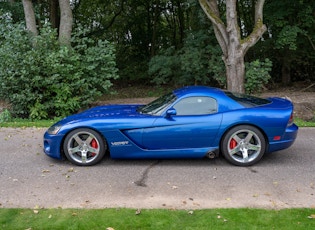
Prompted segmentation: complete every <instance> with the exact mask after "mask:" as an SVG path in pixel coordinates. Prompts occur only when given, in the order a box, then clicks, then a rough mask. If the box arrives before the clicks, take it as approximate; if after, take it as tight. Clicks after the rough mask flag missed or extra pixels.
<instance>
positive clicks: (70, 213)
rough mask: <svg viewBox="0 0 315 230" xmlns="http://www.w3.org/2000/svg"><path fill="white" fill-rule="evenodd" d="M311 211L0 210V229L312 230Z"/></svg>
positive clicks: (314, 215) (314, 213)
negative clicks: (137, 211) (138, 212)
mask: <svg viewBox="0 0 315 230" xmlns="http://www.w3.org/2000/svg"><path fill="white" fill-rule="evenodd" d="M314 228H315V209H283V210H264V209H249V208H246V209H207V210H193V211H190V210H166V209H150V210H148V209H145V210H141V212H140V214H138V215H136V210H135V209H125V208H123V209H120V208H116V209H0V229H32V230H35V229H88V230H92V229H104V230H105V229H115V230H118V229H158V230H160V229H161V230H162V229H176V230H177V229H198V230H199V229H268V230H269V229H286V230H289V229H314Z"/></svg>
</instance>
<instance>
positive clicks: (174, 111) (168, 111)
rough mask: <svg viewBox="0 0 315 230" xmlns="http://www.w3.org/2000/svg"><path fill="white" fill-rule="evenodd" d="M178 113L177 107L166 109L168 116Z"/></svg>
mask: <svg viewBox="0 0 315 230" xmlns="http://www.w3.org/2000/svg"><path fill="white" fill-rule="evenodd" d="M176 114H177V112H176V109H174V108H171V109H168V110H167V111H166V117H171V116H175V115H176Z"/></svg>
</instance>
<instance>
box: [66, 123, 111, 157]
mask: <svg viewBox="0 0 315 230" xmlns="http://www.w3.org/2000/svg"><path fill="white" fill-rule="evenodd" d="M76 129H91V130H93V131H94V132H97V133H98V134H99V135H100V136H101V137H102V139H103V141H104V143H105V145H106V146H105V156H106V154H109V148H108V142H107V139H106V138H105V136H104V135H103V133H102V132H100V131H99V130H97V129H95V128H93V127H89V126H80V127H74V128H72V129H69V130H68V131H67V132H66V133H65V134H64V135H63V137H62V140H61V142H60V155H61V157H62V159H66V155H65V152H64V149H63V145H64V142H65V139H66V137H67V136H68V134H69V133H70V132H72V131H73V130H76Z"/></svg>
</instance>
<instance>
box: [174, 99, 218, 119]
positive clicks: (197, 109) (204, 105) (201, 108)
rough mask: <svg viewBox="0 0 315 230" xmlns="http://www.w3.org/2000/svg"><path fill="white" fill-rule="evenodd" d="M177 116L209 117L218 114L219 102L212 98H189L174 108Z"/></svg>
mask: <svg viewBox="0 0 315 230" xmlns="http://www.w3.org/2000/svg"><path fill="white" fill-rule="evenodd" d="M173 108H174V109H176V112H177V115H180V116H181V115H207V114H212V113H216V112H217V108H218V106H217V101H216V100H215V99H213V98H211V97H188V98H184V99H182V100H180V101H179V102H178V103H176V104H175V105H174V106H173Z"/></svg>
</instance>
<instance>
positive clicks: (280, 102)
mask: <svg viewBox="0 0 315 230" xmlns="http://www.w3.org/2000/svg"><path fill="white" fill-rule="evenodd" d="M297 133H298V127H297V126H296V125H295V124H294V123H293V104H292V102H291V101H289V100H287V99H284V98H277V97H271V98H266V99H264V98H258V97H253V96H249V95H242V94H237V93H232V92H229V91H224V90H221V89H218V88H212V87H206V86H188V87H183V88H180V89H176V90H174V91H172V92H170V93H168V94H166V95H164V96H162V97H160V98H158V99H156V100H154V101H152V102H151V103H149V104H147V105H141V104H129V105H104V106H97V107H94V108H91V109H88V110H86V111H83V112H81V113H78V114H75V115H71V116H68V117H66V118H64V119H62V120H60V121H59V122H57V123H56V124H54V125H52V126H51V127H50V128H49V129H48V130H47V131H46V133H45V134H44V152H45V153H46V154H47V155H48V156H50V157H53V158H57V159H62V158H64V157H66V158H67V159H68V160H69V161H70V162H72V163H73V164H76V165H80V166H89V165H94V164H96V163H98V162H99V161H101V160H102V159H103V157H104V155H105V153H108V154H109V155H110V157H111V158H114V159H171V158H203V157H210V158H214V157H218V156H219V155H220V154H222V155H223V157H224V158H225V159H226V160H227V161H228V162H230V163H231V164H234V165H237V166H250V165H253V164H255V163H257V162H258V161H259V160H260V159H261V158H262V157H263V155H264V154H265V153H266V152H275V151H279V150H283V149H286V148H288V147H290V146H291V145H292V144H293V143H294V141H295V139H296V136H297Z"/></svg>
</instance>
